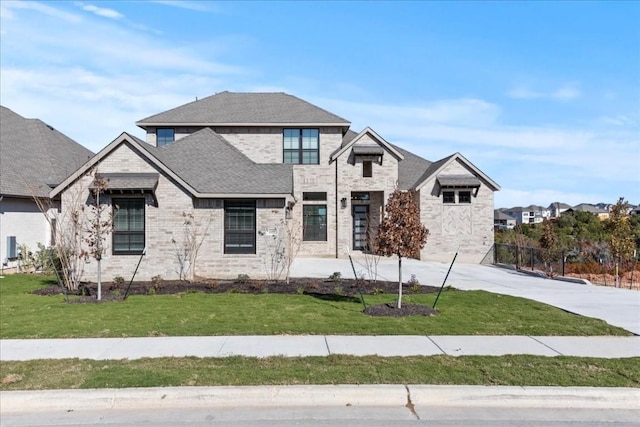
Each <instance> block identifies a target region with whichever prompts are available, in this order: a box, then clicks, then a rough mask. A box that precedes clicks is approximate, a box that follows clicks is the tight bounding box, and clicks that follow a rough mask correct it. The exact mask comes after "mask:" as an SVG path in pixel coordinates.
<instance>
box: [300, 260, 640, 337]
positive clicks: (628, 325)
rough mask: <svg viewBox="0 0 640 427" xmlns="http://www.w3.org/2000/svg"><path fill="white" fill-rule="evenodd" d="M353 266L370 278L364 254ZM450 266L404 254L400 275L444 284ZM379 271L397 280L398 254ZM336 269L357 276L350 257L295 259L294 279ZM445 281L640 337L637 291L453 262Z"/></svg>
mask: <svg viewBox="0 0 640 427" xmlns="http://www.w3.org/2000/svg"><path fill="white" fill-rule="evenodd" d="M354 266H355V270H356V274H357V275H358V277H361V276H364V277H365V278H369V277H370V274H369V269H368V268H367V265H366V263H365V259H364V257H362V256H357V257H354ZM448 269H449V264H448V263H438V262H425V261H417V260H412V259H404V258H403V260H402V279H403V282H407V281H408V280H409V279H410V278H411V275H415V276H416V279H417V280H418V281H419V282H420V284H422V285H430V286H440V285H442V282H443V280H444V278H445V276H446V274H447V270H448ZM377 271H378V276H377V277H378V279H380V280H391V281H397V280H398V261H397V258H381V259H380V261H379V263H378V269H377ZM334 272H340V273H341V274H342V277H353V275H354V274H353V269H352V268H351V264H350V263H349V260H348V259H334V258H297V259H296V260H295V261H294V263H293V265H292V268H291V276H292V277H318V278H328V277H329V276H330V275H331V274H332V273H334ZM447 285H450V286H452V287H455V288H457V289H461V290H485V291H489V292H494V293H498V294H504V295H512V296H517V297H523V298H528V299H531V300H535V301H540V302H543V303H545V304H549V305H552V306H554V307H558V308H561V309H563V310H566V311H569V312H571V313H576V314H579V315H582V316H588V317H594V318H597V319H602V320H604V321H605V322H607V323H609V324H611V325H615V326H619V327H621V328H624V329H626V330H628V331H630V332H633V333H634V334H636V335H640V292H638V291H632V290H629V289H619V288H612V287H604V286H595V285H585V284H580V283H571V282H565V281H560V280H549V279H545V278H540V277H534V276H530V275H527V274H524V273H519V272H516V271H513V270H507V269H502V268H498V267H493V266H486V265H478V264H462V263H460V264H454V266H453V268H452V270H451V273H450V275H449V278H448V279H447Z"/></svg>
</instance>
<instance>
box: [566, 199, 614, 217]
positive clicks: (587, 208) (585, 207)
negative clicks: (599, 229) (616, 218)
mask: <svg viewBox="0 0 640 427" xmlns="http://www.w3.org/2000/svg"><path fill="white" fill-rule="evenodd" d="M567 212H589V213H591V214H594V215H596V216H597V217H598V219H599V220H600V221H604V220H605V219H608V218H609V211H608V210H606V209H603V208H599V207H598V206H595V205H592V204H589V203H580V204H579V205H575V206H574V207H572V208H571V209H568V210H567Z"/></svg>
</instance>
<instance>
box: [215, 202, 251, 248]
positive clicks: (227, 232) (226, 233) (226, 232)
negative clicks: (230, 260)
mask: <svg viewBox="0 0 640 427" xmlns="http://www.w3.org/2000/svg"><path fill="white" fill-rule="evenodd" d="M234 204H235V205H236V206H233V205H234ZM241 204H245V206H244V207H249V206H248V205H251V208H252V209H253V230H244V231H242V230H234V231H230V230H228V228H227V227H228V224H229V223H228V218H227V208H230V207H238V206H239V205H241ZM257 219H258V212H257V207H256V201H255V200H235V199H232V200H225V201H224V239H223V253H224V254H225V255H238V254H239V255H255V254H256V227H257ZM233 234H235V235H247V236H248V235H251V236H252V242H251V243H252V246H251V247H249V248H242V247H240V248H235V247H227V238H228V237H230V236H232V235H233Z"/></svg>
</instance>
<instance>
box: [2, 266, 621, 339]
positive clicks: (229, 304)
mask: <svg viewBox="0 0 640 427" xmlns="http://www.w3.org/2000/svg"><path fill="white" fill-rule="evenodd" d="M50 281H51V278H47V277H43V276H39V275H12V276H6V277H4V278H2V279H0V338H86V337H149V336H214V335H283V334H297V335H300V334H310V335H540V336H549V335H568V336H596V335H630V333H629V332H628V331H625V330H624V329H622V328H618V327H615V326H611V325H609V324H607V323H606V322H604V321H602V320H599V319H593V318H588V317H583V316H578V315H575V314H571V313H567V312H565V311H563V310H560V309H558V308H555V307H552V306H549V305H546V304H542V303H539V302H536V301H531V300H527V299H524V298H516V297H510V296H505V295H499V294H493V293H489V292H484V291H458V290H455V289H450V290H448V291H446V292H444V293H443V294H442V296H441V298H440V301H439V302H438V310H439V312H440V313H439V314H438V315H437V316H431V317H425V316H410V317H401V318H390V317H371V316H368V315H365V314H364V313H362V305H361V303H360V301H359V300H358V299H357V298H351V297H340V296H339V295H336V296H335V297H334V298H330V299H327V298H318V297H314V296H311V295H283V294H258V295H251V294H239V293H224V294H204V293H181V294H175V295H144V296H132V297H130V298H129V299H127V300H126V301H117V302H116V301H112V302H104V303H100V304H86V303H85V304H69V303H66V302H65V301H64V298H63V297H62V296H61V295H54V296H40V295H34V294H31V293H30V292H31V291H33V290H34V289H37V288H38V287H43V286H48V285H49V284H50ZM395 299H396V296H395V295H392V294H382V295H369V296H366V301H367V304H369V305H373V304H383V303H389V302H393V301H395ZM434 299H435V295H434V294H426V295H425V294H415V295H412V294H409V295H406V296H405V297H404V298H403V301H404V302H405V303H415V304H425V305H432V304H433V301H434Z"/></svg>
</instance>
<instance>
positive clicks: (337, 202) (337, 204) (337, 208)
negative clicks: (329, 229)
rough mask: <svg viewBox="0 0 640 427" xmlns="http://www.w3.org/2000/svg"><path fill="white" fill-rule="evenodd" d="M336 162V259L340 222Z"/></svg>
mask: <svg viewBox="0 0 640 427" xmlns="http://www.w3.org/2000/svg"><path fill="white" fill-rule="evenodd" d="M335 162H336V177H335V199H336V200H335V205H336V258H338V253H339V249H338V230H339V229H340V221H339V220H338V213H339V212H340V207H339V203H340V200H338V161H337V160H335Z"/></svg>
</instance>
